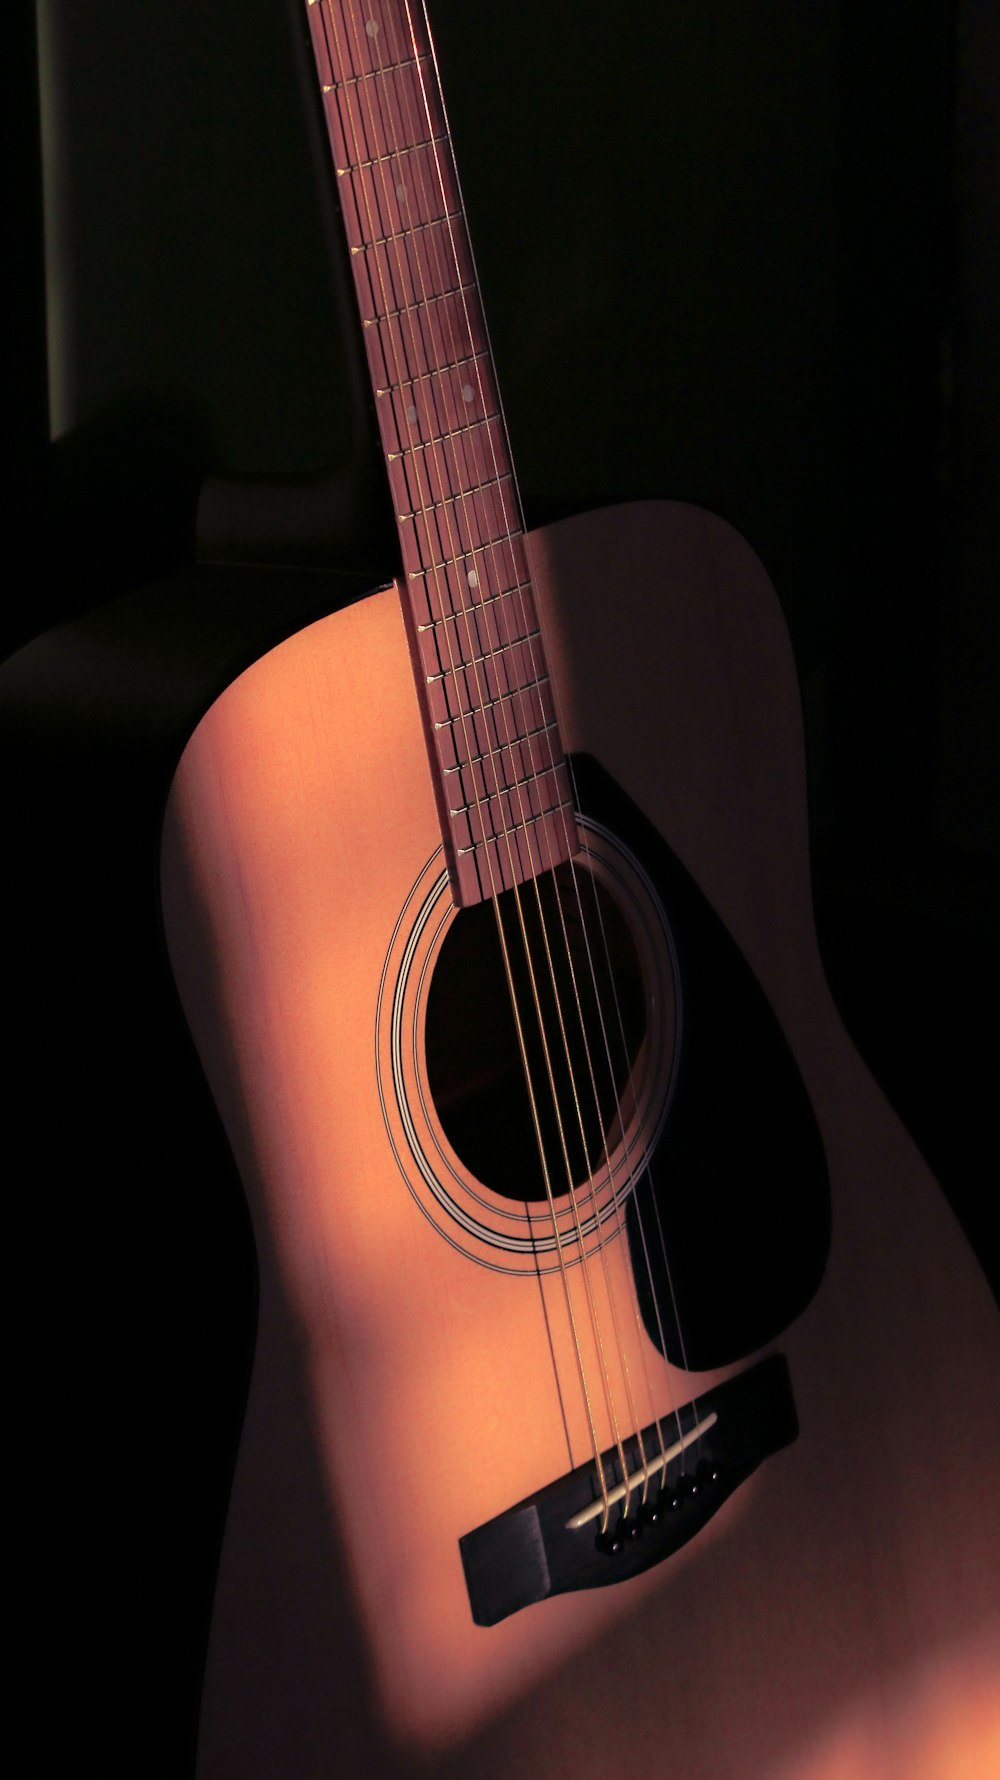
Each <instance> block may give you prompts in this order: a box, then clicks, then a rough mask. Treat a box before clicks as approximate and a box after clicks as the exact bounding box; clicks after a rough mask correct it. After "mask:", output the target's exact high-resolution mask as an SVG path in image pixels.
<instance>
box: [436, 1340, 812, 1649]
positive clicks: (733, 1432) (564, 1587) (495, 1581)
mask: <svg viewBox="0 0 1000 1780" xmlns="http://www.w3.org/2000/svg"><path fill="white" fill-rule="evenodd" d="M667 1424H669V1425H670V1427H671V1429H672V1430H673V1431H674V1432H675V1436H676V1437H675V1439H674V1440H673V1441H672V1442H671V1443H670V1444H669V1445H668V1446H667V1447H666V1449H665V1450H660V1451H658V1452H656V1456H655V1457H654V1458H653V1459H649V1460H647V1461H646V1462H645V1463H642V1462H638V1455H639V1452H640V1448H639V1443H638V1441H637V1440H636V1438H635V1437H634V1436H633V1437H632V1438H631V1439H630V1440H629V1441H628V1442H627V1443H626V1456H627V1459H628V1462H629V1464H630V1466H631V1469H630V1470H629V1473H628V1476H627V1478H626V1477H623V1476H622V1475H621V1464H620V1461H619V1457H618V1450H617V1448H616V1447H613V1446H612V1447H609V1449H608V1450H607V1452H605V1453H602V1455H601V1464H602V1467H603V1470H604V1475H605V1479H606V1480H607V1479H612V1480H613V1481H612V1482H611V1484H610V1487H609V1486H608V1484H607V1481H606V1491H607V1498H606V1499H605V1495H604V1494H603V1493H602V1492H601V1490H600V1488H599V1486H598V1481H597V1468H596V1466H595V1464H594V1462H593V1460H590V1461H589V1463H587V1464H584V1465H578V1466H577V1467H576V1469H575V1470H574V1471H569V1472H567V1474H566V1476H565V1477H560V1478H559V1479H558V1480H557V1481H556V1482H555V1483H549V1484H546V1485H545V1487H544V1488H543V1489H540V1490H538V1491H537V1492H536V1493H535V1494H534V1495H532V1496H526V1497H525V1499H524V1501H522V1502H518V1503H516V1504H515V1505H514V1507H513V1508H506V1509H505V1510H504V1511H503V1513H502V1514H498V1515H496V1516H495V1518H494V1519H493V1520H488V1521H486V1522H485V1523H484V1524H483V1525H482V1526H481V1527H476V1528H475V1530H474V1531H473V1532H471V1533H465V1534H464V1535H463V1537H462V1538H461V1539H460V1540H459V1542H458V1543H459V1549H460V1551H461V1554H462V1564H463V1566H464V1569H465V1580H466V1586H467V1588H468V1591H469V1604H470V1606H471V1608H472V1617H473V1619H474V1620H475V1623H476V1625H481V1626H488V1625H497V1624H498V1623H499V1621H500V1620H502V1619H507V1618H509V1616H510V1615H511V1614H512V1613H517V1612H518V1611H519V1610H520V1609H521V1608H522V1607H529V1606H531V1605H532V1603H533V1602H535V1601H544V1600H546V1599H547V1597H548V1596H549V1595H561V1594H567V1593H569V1591H570V1590H572V1589H581V1588H605V1587H607V1586H609V1585H610V1584H611V1583H613V1582H624V1581H626V1580H627V1578H628V1577H630V1576H637V1575H639V1573H640V1572H641V1571H643V1570H649V1569H652V1567H653V1565H654V1564H659V1563H662V1562H663V1559H664V1558H668V1557H670V1556H671V1555H672V1554H673V1553H674V1552H675V1551H679V1550H680V1548H681V1546H682V1545H686V1544H687V1542H688V1540H689V1539H693V1538H694V1537H695V1534H696V1533H699V1532H700V1531H701V1529H702V1527H703V1526H705V1525H706V1523H707V1522H708V1521H709V1520H711V1518H712V1516H713V1514H715V1513H716V1512H717V1510H718V1509H719V1508H721V1506H722V1504H723V1502H724V1501H726V1499H727V1497H729V1496H731V1495H732V1493H733V1491H734V1490H735V1489H737V1488H738V1487H739V1485H740V1484H741V1483H743V1482H745V1480H746V1479H747V1478H748V1477H749V1476H750V1475H751V1473H752V1472H753V1471H755V1470H756V1469H757V1467H758V1465H760V1464H762V1463H763V1461H764V1460H765V1459H766V1458H770V1456H771V1454H772V1453H775V1452H778V1451H779V1450H780V1449H781V1447H783V1446H789V1445H790V1444H791V1442H792V1441H793V1440H794V1439H795V1437H796V1435H797V1434H798V1420H797V1417H796V1414H795V1402H794V1399H793V1396H792V1386H791V1380H790V1378H789V1374H788V1365H787V1362H786V1360H785V1358H784V1355H783V1354H769V1355H768V1356H767V1358H766V1359H763V1360H759V1361H758V1362H757V1364H756V1365H755V1366H751V1367H750V1368H749V1369H748V1370H747V1371H746V1372H742V1373H740V1374H739V1375H738V1376H737V1377H736V1378H730V1379H728V1380H727V1381H726V1383H725V1384H720V1385H716V1386H715V1387H714V1388H713V1389H712V1390H710V1391H706V1392H705V1393H704V1395H703V1396H700V1397H695V1398H693V1399H692V1401H691V1402H690V1403H686V1404H685V1405H684V1407H683V1408H682V1409H680V1410H678V1411H677V1413H676V1415H674V1414H673V1412H671V1414H670V1416H669V1417H668V1416H663V1417H662V1418H661V1422H660V1426H661V1427H664V1426H665V1425H667ZM659 1443H660V1433H659V1430H658V1427H657V1424H656V1423H655V1422H651V1423H650V1424H649V1426H648V1427H647V1428H644V1429H643V1430H642V1445H643V1448H645V1449H646V1450H647V1451H649V1450H654V1449H656V1448H657V1447H658V1446H659ZM629 1448H632V1449H633V1453H634V1456H632V1455H630V1454H629ZM622 1504H626V1507H625V1510H624V1512H621V1513H619V1512H618V1511H619V1509H620V1508H621V1507H622ZM609 1510H610V1513H609V1512H608V1511H609Z"/></svg>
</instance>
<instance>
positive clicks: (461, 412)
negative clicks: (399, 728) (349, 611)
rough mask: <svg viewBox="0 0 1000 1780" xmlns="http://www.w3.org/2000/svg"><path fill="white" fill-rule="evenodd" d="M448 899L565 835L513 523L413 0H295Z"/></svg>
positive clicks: (423, 25)
mask: <svg viewBox="0 0 1000 1780" xmlns="http://www.w3.org/2000/svg"><path fill="white" fill-rule="evenodd" d="M308 16H309V21H310V27H311V32H312V41H313V47H314V50H315V55H316V67H317V72H318V75H319V80H320V85H321V89H322V95H323V108H324V113H325V116H326V122H327V129H328V132H329V137H330V146H331V149H332V153H333V159H334V166H335V169H336V175H337V186H338V195H339V197H340V204H341V211H342V214H343V218H344V225H345V228H346V231H347V239H348V243H349V246H350V250H351V265H352V270H353V273H354V283H355V289H356V292H357V298H358V305H359V309H360V314H361V320H362V324H363V329H364V338H365V344H366V348H367V356H368V368H369V372H370V376H371V382H372V390H373V393H374V397H375V410H376V414H377V416H378V424H379V431H380V434H381V439H382V446H383V451H384V454H385V461H386V467H387V471H388V476H389V486H390V489H391V493H392V498H393V503H394V506H395V511H396V522H397V528H398V532H399V540H400V549H401V552H402V561H403V569H404V577H403V581H402V583H401V586H402V595H403V611H404V618H405V620H406V624H407V631H408V635H409V639H410V652H411V658H412V661H413V666H414V674H415V679H416V683H417V691H418V696H419V699H420V704H421V711H422V714H423V719H424V731H425V735H426V738H427V744H428V755H429V758H430V764H431V772H432V776H433V779H434V786H435V793H436V796H437V801H438V811H439V816H440V820H441V832H442V838H443V841H444V846H445V855H446V858H447V861H448V867H449V873H450V876H451V882H452V888H453V891H454V894H455V897H456V900H457V901H458V902H459V903H460V904H461V905H463V906H466V905H469V904H471V903H475V902H479V901H482V900H484V899H485V898H487V897H489V896H493V895H496V894H497V893H498V892H499V891H501V890H504V889H509V888H510V887H512V886H513V885H516V884H519V883H523V882H525V881H526V880H528V879H530V878H533V877H536V876H537V875H538V874H539V873H540V872H541V871H544V870H546V869H548V868H550V867H551V866H554V865H557V864H559V863H560V862H562V861H563V860H565V859H568V858H570V857H571V856H572V854H573V853H575V851H576V849H577V845H578V842H577V835H576V828H575V823H574V817H573V810H572V803H571V798H570V788H569V779H568V773H567V769H566V763H565V757H564V754H563V749H562V745H561V742H560V739H559V732H558V725H557V722H556V714H555V707H554V704H553V699H552V691H551V686H550V682H549V675H548V670H547V667H546V663H545V656H544V650H543V646H542V639H541V636H540V634H539V629H538V621H537V615H536V609H535V602H534V597H533V594H532V589H531V584H530V579H529V574H528V565H527V557H526V554H525V549H524V528H523V523H522V519H521V513H520V507H519V503H518V497H517V489H516V485H515V480H514V472H513V466H512V463H511V456H510V447H509V444H508V440H507V432H506V428H505V426H504V421H503V416H502V412H501V406H500V397H499V392H498V389H497V382H496V376H495V373H494V369H493V361H492V356H491V353H490V349H489V341H488V336H487V331H486V323H485V319H484V316H483V309H482V303H481V300H480V294H479V288H478V282H477V278H476V272H475V265H474V262H473V258H472V252H471V248H470V246H469V237H468V230H467V227H466V221H465V212H464V207H463V204H462V197H461V192H460V189H459V184H458V178H457V174H456V172H455V163H454V158H453V155H452V151H451V142H450V139H449V134H448V126H447V119H446V115H445V110H444V104H443V101H442V97H441V90H440V84H439V80H438V72H437V64H436V59H435V55H434V49H433V43H432V41H431V37H430V32H429V27H428V23H427V19H426V15H425V13H424V11H423V7H422V5H421V4H420V0H308Z"/></svg>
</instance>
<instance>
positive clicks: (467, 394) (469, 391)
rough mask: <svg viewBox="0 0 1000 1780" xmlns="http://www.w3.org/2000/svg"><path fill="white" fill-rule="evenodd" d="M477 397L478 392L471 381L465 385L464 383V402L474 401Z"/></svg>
mask: <svg viewBox="0 0 1000 1780" xmlns="http://www.w3.org/2000/svg"><path fill="white" fill-rule="evenodd" d="M475 399H476V392H475V390H474V389H473V387H472V384H471V383H463V385H462V400H463V402H474V401H475Z"/></svg>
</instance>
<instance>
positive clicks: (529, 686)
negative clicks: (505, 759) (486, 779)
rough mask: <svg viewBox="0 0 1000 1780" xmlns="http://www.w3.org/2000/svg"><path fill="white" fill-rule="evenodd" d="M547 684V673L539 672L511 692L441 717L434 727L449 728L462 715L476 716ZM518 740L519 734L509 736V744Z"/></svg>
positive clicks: (500, 744)
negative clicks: (536, 675) (535, 678)
mask: <svg viewBox="0 0 1000 1780" xmlns="http://www.w3.org/2000/svg"><path fill="white" fill-rule="evenodd" d="M548 684H549V676H548V674H547V673H544V674H539V676H538V678H537V680H526V681H525V683H524V685H523V686H516V687H515V688H514V690H513V692H500V693H498V694H497V696H496V698H485V699H481V700H480V702H479V703H478V704H477V705H475V706H473V707H470V709H469V710H468V711H456V712H455V715H454V717H442V718H441V720H440V722H437V723H435V725H434V728H435V729H450V728H451V725H452V724H453V723H458V722H460V721H461V719H462V718H463V717H476V716H478V714H479V712H480V711H492V710H493V709H494V708H495V706H497V705H502V704H503V702H504V700H505V699H509V698H517V697H518V696H519V694H520V693H522V692H537V691H538V690H539V688H540V687H542V686H547V685H548ZM538 702H539V704H540V703H541V699H540V698H539V701H538ZM519 740H520V737H519V736H511V737H510V738H509V745H511V746H512V745H513V744H514V743H515V742H517V741H519ZM497 745H498V746H499V747H502V746H503V743H498V744H497ZM494 752H495V750H494Z"/></svg>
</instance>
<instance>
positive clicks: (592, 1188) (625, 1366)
mask: <svg viewBox="0 0 1000 1780" xmlns="http://www.w3.org/2000/svg"><path fill="white" fill-rule="evenodd" d="M406 12H407V25H409V39H411V48H413V52H415V66H416V78H418V82H420V91H422V100H423V116H425V123H427V134H429V137H431V139H434V134H436V132H434V125H432V117H431V101H429V96H427V91H425V84H423V73H422V69H420V62H418V61H416V32H415V25H413V16H411V11H409V4H407V0H406ZM422 12H423V20H422V21H423V30H425V36H427V43H429V48H431V57H432V59H434V73H436V77H438V91H436V100H438V103H440V105H441V112H443V114H445V103H443V93H441V80H440V71H438V66H436V52H434V37H432V30H431V21H429V18H427V7H423V9H422ZM400 110H402V107H400ZM445 121H447V119H445ZM447 141H448V142H450V135H448V134H447ZM432 153H434V166H436V173H438V190H440V196H441V206H440V208H441V214H443V221H445V228H447V233H448V242H450V247H452V263H454V269H456V279H457V283H459V287H461V281H463V267H461V258H459V249H457V244H456V231H454V228H452V221H450V215H448V192H447V182H445V174H443V169H441V164H440V157H438V150H436V148H434V150H432ZM450 173H452V176H454V180H456V190H459V206H461V189H459V180H457V169H456V167H454V158H452V167H450ZM423 196H427V192H425V189H423ZM461 215H463V223H464V208H463V210H461ZM470 255H472V249H470ZM415 258H418V247H416V244H415ZM461 301H463V310H464V319H466V331H468V335H470V342H472V344H473V345H475V333H473V328H472V320H470V315H468V301H466V297H464V294H463V295H461ZM473 365H475V381H477V384H479V397H480V409H482V411H484V413H486V411H488V401H486V390H484V383H482V365H480V356H479V354H473ZM489 399H491V402H493V390H491V392H489ZM488 449H489V454H491V457H493V475H495V481H496V482H500V465H498V461H496V445H495V438H493V433H491V431H488ZM504 520H505V523H507V527H509V520H507V514H505V513H504ZM521 530H523V527H521ZM498 541H511V530H509V529H507V539H498ZM473 552H475V554H477V555H486V554H491V555H493V557H495V548H493V543H491V541H484V543H482V545H479V546H475V545H473ZM514 598H520V605H521V632H523V634H525V644H527V650H528V655H530V660H532V667H534V669H537V660H536V635H534V630H536V627H534V623H532V621H530V618H528V612H527V602H525V595H523V591H521V593H520V596H518V593H514ZM498 630H500V623H498ZM504 630H505V632H507V635H505V641H502V644H500V646H502V648H504V646H511V644H512V643H521V639H520V637H516V639H512V637H511V634H509V619H507V614H504ZM543 667H544V662H543ZM536 678H539V676H537V673H536ZM512 701H518V703H520V707H521V716H523V712H525V698H523V689H518V687H514V689H512ZM543 746H544V744H543ZM548 755H550V765H548V771H552V773H553V774H555V771H557V762H555V755H553V742H552V737H550V739H548ZM520 803H521V817H523V797H521V794H520ZM559 821H560V822H562V837H564V844H566V854H568V856H569V858H571V853H573V847H571V844H569V826H568V819H566V810H564V808H560V810H559ZM525 842H527V849H528V862H530V865H532V872H534V870H536V860H532V837H530V829H525ZM536 844H537V849H539V858H537V870H539V872H541V870H543V869H546V865H548V867H550V869H552V865H553V858H552V849H550V837H548V833H546V829H544V826H541V829H539V835H537V842H536ZM543 849H544V853H546V854H548V858H543ZM534 888H536V902H537V911H539V927H541V938H543V949H544V961H546V967H548V975H550V983H552V991H553V1002H555V1015H557V1022H559V1036H560V1040H562V1052H564V1057H566V1068H568V1075H569V1088H571V1098H573V1111H575V1114H577V1127H578V1132H580V1146H582V1152H584V1159H585V1166H587V1178H589V1193H591V1207H593V1221H594V1228H596V1235H598V1253H600V1260H601V1273H603V1280H605V1291H607V1299H609V1307H610V1315H612V1330H614V1342H616V1347H617V1358H619V1365H621V1374H623V1383H625V1396H626V1404H628V1415H630V1420H632V1429H633V1438H635V1442H637V1447H639V1458H641V1467H642V1470H646V1461H648V1460H646V1444H644V1436H642V1426H641V1417H639V1413H637V1408H635V1392H633V1383H632V1367H630V1360H628V1349H626V1346H625V1340H623V1333H621V1321H619V1307H617V1292H616V1289H614V1283H612V1278H610V1267H609V1255H607V1250H609V1239H607V1230H605V1218H601V1212H600V1203H598V1189H596V1171H594V1168H593V1166H591V1159H589V1155H587V1134H585V1127H584V1112H582V1104H580V1091H578V1086H577V1072H575V1066H573V1056H571V1050H569V1036H568V1029H566V1016H564V1011H562V995H560V991H559V984H557V977H555V961H553V947H552V943H550V936H548V924H546V918H544V910H543V902H541V892H539V885H537V878H536V879H534ZM553 890H555V906H557V911H559V926H560V936H562V947H564V952H566V963H568V970H569V977H571V984H573V1004H575V1011H577V1018H578V1027H580V1038H582V1043H584V1054H585V1059H587V1075H589V1084H591V1091H593V1095H594V1111H596V1120H598V1132H600V1143H601V1152H603V1159H605V1166H607V1169H609V1182H610V1187H612V1196H614V1200H616V1201H617V1198H619V1194H621V1187H619V1185H617V1184H616V1171H614V1166H612V1161H610V1146H609V1141H607V1132H605V1121H603V1114H601V1107H600V1096H598V1093H596V1077H594V1068H593V1059H591V1054H589V1034H587V1027H585V1020H584V1013H582V1004H580V993H578V984H577V975H575V967H573V954H571V949H569V936H568V931H566V913H564V908H562V899H560V895H559V888H557V885H555V881H553ZM580 915H582V908H580ZM594 995H596V981H594ZM596 999H598V1002H600V997H598V995H596ZM612 1089H614V1080H612ZM553 1093H555V1089H553ZM571 1185H573V1182H571ZM580 1235H582V1232H580ZM628 1283H630V1292H632V1308H633V1317H635V1324H637V1330H639V1333H641V1342H639V1355H641V1365H642V1372H644V1383H646V1394H648V1397H649V1410H651V1415H649V1420H653V1422H657V1415H655V1410H657V1404H655V1396H653V1388H651V1381H649V1371H648V1358H646V1347H648V1342H646V1335H644V1330H642V1323H641V1315H639V1299H637V1291H635V1280H633V1274H632V1269H628ZM657 1426H658V1424H657ZM617 1431H619V1429H617V1424H616V1440H617ZM658 1438H660V1451H664V1442H662V1431H658ZM619 1460H621V1463H623V1477H625V1481H626V1479H628V1469H626V1467H625V1452H623V1449H621V1444H619ZM630 1495H632V1490H630V1486H628V1483H626V1497H625V1501H626V1508H625V1513H628V1504H630ZM642 1497H646V1485H644V1488H642Z"/></svg>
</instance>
